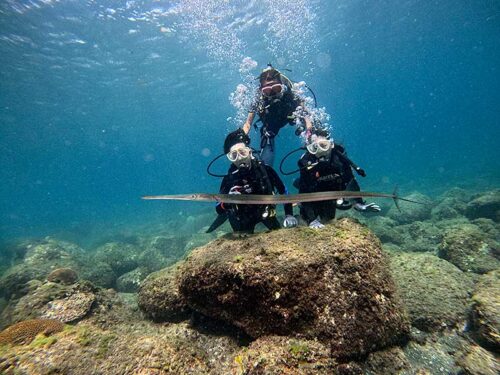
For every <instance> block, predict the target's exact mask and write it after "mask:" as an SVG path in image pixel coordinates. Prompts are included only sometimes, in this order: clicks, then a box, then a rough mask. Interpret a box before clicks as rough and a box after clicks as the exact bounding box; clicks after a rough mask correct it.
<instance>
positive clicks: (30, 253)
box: [0, 238, 85, 298]
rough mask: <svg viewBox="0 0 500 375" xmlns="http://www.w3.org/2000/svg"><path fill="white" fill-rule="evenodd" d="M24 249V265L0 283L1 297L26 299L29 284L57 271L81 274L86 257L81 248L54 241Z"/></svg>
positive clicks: (6, 274) (36, 242) (25, 246)
mask: <svg viewBox="0 0 500 375" xmlns="http://www.w3.org/2000/svg"><path fill="white" fill-rule="evenodd" d="M23 248H25V251H26V252H25V254H24V260H23V262H22V263H20V264H17V265H15V266H13V267H12V268H10V269H8V270H7V271H6V272H5V273H4V275H3V276H2V278H1V279H0V295H3V296H5V297H7V298H11V297H12V296H15V297H20V296H22V295H23V294H24V293H25V292H26V288H25V284H26V283H27V282H29V281H30V280H35V279H36V280H45V278H46V277H47V275H48V274H50V272H52V271H53V270H55V269H58V268H71V269H73V270H75V271H78V270H79V269H80V268H81V266H82V262H83V259H84V256H85V253H84V251H83V249H81V248H80V247H78V246H77V245H75V244H72V243H69V242H65V241H58V240H55V239H52V238H46V239H44V240H42V241H33V242H32V243H24V244H23Z"/></svg>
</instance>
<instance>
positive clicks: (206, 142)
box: [0, 0, 500, 239]
mask: <svg viewBox="0 0 500 375" xmlns="http://www.w3.org/2000/svg"><path fill="white" fill-rule="evenodd" d="M246 57H249V58H250V59H252V61H255V62H256V63H257V68H255V69H253V70H251V71H250V72H249V73H248V74H247V73H241V72H240V71H239V68H240V64H241V63H242V61H243V59H244V58H246ZM267 62H272V63H273V64H274V65H275V66H276V67H278V68H287V69H290V70H292V71H291V72H290V73H287V74H288V75H289V76H290V78H292V79H294V80H297V81H301V80H305V81H306V82H307V84H308V85H310V86H311V87H312V88H313V89H314V91H315V93H316V96H317V98H318V104H319V106H320V107H325V109H326V111H327V112H328V114H329V115H330V116H331V119H330V121H329V123H330V124H331V126H332V128H333V134H334V137H335V139H337V140H341V141H343V142H344V143H345V144H346V146H347V148H348V150H349V153H350V156H351V157H352V158H353V159H354V160H355V161H356V162H357V163H358V164H359V165H361V166H362V167H363V168H364V169H365V170H366V171H367V173H368V177H366V178H365V179H362V180H361V181H360V183H361V184H362V187H363V188H366V189H369V190H376V191H387V190H392V187H393V186H394V185H396V184H398V185H400V186H401V187H402V189H404V191H406V192H410V191H412V190H421V191H425V192H428V193H429V194H432V193H433V192H438V191H439V190H440V189H441V190H442V189H445V188H449V187H452V186H468V187H477V188H478V189H480V188H491V187H495V186H497V187H498V186H499V182H500V168H499V167H500V162H499V160H500V148H499V147H498V140H499V136H500V130H499V129H500V74H499V73H500V72H499V69H500V68H499V67H500V3H499V2H498V1H497V0H489V1H487V0H475V1H467V0H466V1H460V2H457V1H415V0H411V1H396V0H394V1H371V0H365V1H364V0H332V1H327V0H323V1H313V0H310V1H308V0H295V1H292V0H274V1H270V0H269V1H268V0H261V1H256V0H246V1H241V0H229V1H215V0H212V1H207V0H205V1H202V0H184V1H181V0H179V1H165V0H162V1H154V2H152V1H91V0H87V1H69V0H67V1H66V0H60V1H56V0H30V1H26V0H23V1H14V0H4V1H2V2H1V3H0V166H1V170H0V181H1V184H0V239H9V238H12V237H25V236H42V235H57V234H58V233H59V234H61V236H63V237H64V235H69V234H72V235H73V236H76V237H80V239H83V238H85V236H88V235H90V234H89V233H95V232H96V228H97V231H98V229H100V228H102V229H103V230H104V229H105V230H110V228H111V230H112V229H113V228H120V227H121V226H127V225H131V224H132V223H133V224H142V225H144V224H147V223H148V222H150V221H155V220H156V221H159V220H160V221H161V220H167V218H172V217H176V216H178V215H183V214H185V213H190V212H197V209H198V208H200V206H198V205H196V204H188V203H166V202H143V201H141V200H140V199H139V197H140V196H141V195H145V194H167V193H185V192H194V191H200V192H203V191H205V192H214V191H217V189H218V186H219V183H220V181H219V180H217V179H214V178H212V177H209V176H207V174H206V172H205V168H206V165H207V164H208V162H209V161H210V160H211V159H212V158H213V157H214V156H216V155H217V154H219V153H220V152H221V149H222V142H223V139H224V136H225V134H227V132H228V131H230V130H232V129H234V128H236V126H237V121H234V120H231V119H229V120H228V118H231V117H232V118H234V117H235V116H237V110H236V108H235V107H234V106H233V105H232V104H231V102H230V100H229V95H230V94H231V93H232V92H234V91H235V88H236V86H237V85H238V84H239V83H241V82H245V79H248V75H250V76H251V75H254V76H256V75H258V73H259V69H261V68H263V67H265V65H266V64H267ZM245 77H246V78H245ZM240 116H241V113H240ZM252 135H253V141H257V140H258V137H257V133H253V132H252ZM254 144H255V145H256V144H257V142H254ZM299 145H300V141H299V139H298V138H297V137H295V136H294V135H293V129H292V128H285V129H283V130H282V132H281V133H280V135H279V138H278V157H277V160H278V161H279V160H280V159H281V156H283V155H284V154H285V153H286V152H288V151H289V150H291V149H293V148H295V147H297V146H299ZM225 163H226V162H225V161H221V163H220V164H217V169H218V170H219V171H221V172H222V171H224V170H225V168H227V164H225ZM292 164H293V163H292ZM285 181H286V182H287V183H288V185H290V187H291V178H286V179H285ZM203 208H204V209H209V208H210V207H209V206H208V207H207V206H206V205H204V206H203ZM179 217H182V216H179ZM68 233H69V234H68Z"/></svg>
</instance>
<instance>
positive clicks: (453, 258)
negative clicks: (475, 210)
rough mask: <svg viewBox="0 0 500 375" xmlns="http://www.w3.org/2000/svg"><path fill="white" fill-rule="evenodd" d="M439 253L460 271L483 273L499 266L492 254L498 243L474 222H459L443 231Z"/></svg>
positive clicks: (495, 251)
mask: <svg viewBox="0 0 500 375" xmlns="http://www.w3.org/2000/svg"><path fill="white" fill-rule="evenodd" d="M439 250H440V252H439V255H440V256H441V257H442V258H444V259H446V260H448V261H450V262H451V263H453V264H454V265H456V266H457V267H458V268H460V269H461V270H462V271H468V272H475V273H485V272H488V271H491V270H494V269H496V268H499V267H500V261H499V260H498V259H497V258H496V257H495V256H494V254H495V253H497V252H498V243H497V242H496V241H494V240H491V239H490V238H489V236H488V235H486V234H485V233H484V232H482V231H481V230H480V229H479V227H478V226H476V225H474V224H460V225H456V226H453V227H451V228H450V229H448V230H446V231H445V234H444V236H443V240H442V242H441V244H440V246H439Z"/></svg>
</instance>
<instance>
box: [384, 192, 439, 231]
mask: <svg viewBox="0 0 500 375" xmlns="http://www.w3.org/2000/svg"><path fill="white" fill-rule="evenodd" d="M404 198H406V199H410V200H413V201H416V202H421V203H423V204H418V203H411V202H405V201H399V202H398V203H399V207H400V209H401V210H398V208H397V207H396V206H393V207H391V208H390V210H389V212H388V213H387V216H388V217H389V218H391V219H393V220H395V221H397V222H398V223H399V224H409V223H412V222H414V221H423V220H427V219H430V218H431V210H432V200H431V199H430V198H429V197H428V196H426V195H424V194H421V193H418V192H415V193H412V194H410V195H408V196H405V197H404Z"/></svg>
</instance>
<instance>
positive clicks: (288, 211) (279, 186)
mask: <svg viewBox="0 0 500 375" xmlns="http://www.w3.org/2000/svg"><path fill="white" fill-rule="evenodd" d="M266 171H267V175H268V176H269V180H270V181H271V185H273V188H275V189H276V190H277V191H278V193H280V194H281V195H283V194H288V191H287V190H286V187H285V184H284V183H283V181H282V180H281V178H280V176H278V174H277V173H276V171H275V170H274V169H273V168H271V167H270V166H268V165H266ZM283 206H284V209H285V215H293V206H292V204H291V203H286V204H284V205H283Z"/></svg>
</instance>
